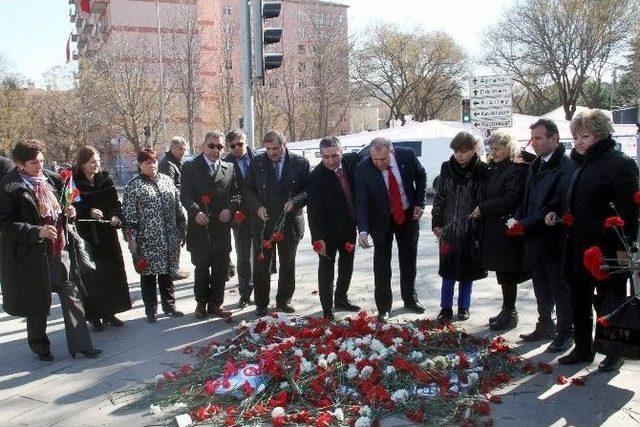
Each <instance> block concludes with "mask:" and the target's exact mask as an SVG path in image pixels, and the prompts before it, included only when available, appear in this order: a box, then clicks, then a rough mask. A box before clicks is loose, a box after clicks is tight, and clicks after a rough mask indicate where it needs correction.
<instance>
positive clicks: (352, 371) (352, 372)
mask: <svg viewBox="0 0 640 427" xmlns="http://www.w3.org/2000/svg"><path fill="white" fill-rule="evenodd" d="M346 376H347V378H349V379H350V380H352V379H354V378H355V377H357V376H358V369H357V368H356V365H354V364H353V363H352V364H350V365H349V369H347V373H346Z"/></svg>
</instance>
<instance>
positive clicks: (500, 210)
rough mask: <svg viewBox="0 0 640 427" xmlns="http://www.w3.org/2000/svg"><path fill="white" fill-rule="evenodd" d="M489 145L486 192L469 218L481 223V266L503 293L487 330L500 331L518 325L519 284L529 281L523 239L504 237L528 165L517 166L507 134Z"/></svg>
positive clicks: (515, 144) (493, 136) (513, 142)
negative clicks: (489, 154)
mask: <svg viewBox="0 0 640 427" xmlns="http://www.w3.org/2000/svg"><path fill="white" fill-rule="evenodd" d="M488 142H489V147H490V148H491V160H490V161H489V173H488V177H487V182H486V184H485V192H484V194H483V196H482V200H481V201H480V203H479V204H478V206H477V207H476V208H475V209H474V210H473V212H472V213H471V217H472V218H476V219H481V220H482V222H483V227H482V238H481V240H480V241H481V244H480V259H481V265H482V267H483V268H485V269H487V270H491V271H495V272H496V279H497V281H498V284H499V285H500V287H501V290H502V310H501V311H500V313H499V314H498V315H497V316H494V317H492V318H490V319H489V327H490V328H491V329H493V330H497V331H499V330H504V329H511V328H515V327H516V326H517V325H518V311H517V310H516V296H517V293H518V284H519V283H522V282H524V281H526V280H528V279H529V275H528V274H527V273H526V272H525V271H524V266H523V249H522V238H521V236H510V235H507V233H506V231H507V228H508V227H507V221H508V220H509V218H512V217H513V216H514V215H515V211H516V209H517V208H518V206H520V204H521V203H522V197H523V195H524V181H525V178H526V175H527V165H526V164H523V163H516V160H517V159H518V157H519V155H520V149H519V147H518V141H517V140H516V139H515V137H513V136H512V135H510V134H509V133H507V132H505V131H501V130H498V131H495V132H493V133H492V134H491V136H489V140H488Z"/></svg>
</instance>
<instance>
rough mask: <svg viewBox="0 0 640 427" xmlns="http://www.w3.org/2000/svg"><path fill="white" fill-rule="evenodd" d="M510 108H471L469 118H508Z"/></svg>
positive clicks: (509, 116)
mask: <svg viewBox="0 0 640 427" xmlns="http://www.w3.org/2000/svg"><path fill="white" fill-rule="evenodd" d="M511 114H512V112H511V108H487V109H484V110H475V109H472V110H471V119H472V120H473V119H509V118H511Z"/></svg>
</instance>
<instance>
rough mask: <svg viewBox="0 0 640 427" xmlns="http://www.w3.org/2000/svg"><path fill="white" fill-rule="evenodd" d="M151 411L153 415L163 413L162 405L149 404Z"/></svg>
mask: <svg viewBox="0 0 640 427" xmlns="http://www.w3.org/2000/svg"><path fill="white" fill-rule="evenodd" d="M149 412H151V413H152V414H153V415H162V414H163V412H162V408H161V407H160V405H150V406H149Z"/></svg>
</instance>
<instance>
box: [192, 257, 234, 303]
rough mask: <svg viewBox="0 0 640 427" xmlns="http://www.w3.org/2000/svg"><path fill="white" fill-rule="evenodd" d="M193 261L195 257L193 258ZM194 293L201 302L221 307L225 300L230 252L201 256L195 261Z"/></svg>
mask: <svg viewBox="0 0 640 427" xmlns="http://www.w3.org/2000/svg"><path fill="white" fill-rule="evenodd" d="M191 259H192V261H193V260H194V257H192V258H191ZM194 266H195V272H194V282H193V293H194V294H195V297H196V301H197V302H198V303H199V304H210V305H211V306H213V307H220V306H221V305H222V303H223V301H224V283H225V282H226V279H227V274H228V270H229V254H228V253H227V254H224V253H223V254H209V255H208V256H199V257H198V260H197V263H194Z"/></svg>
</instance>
